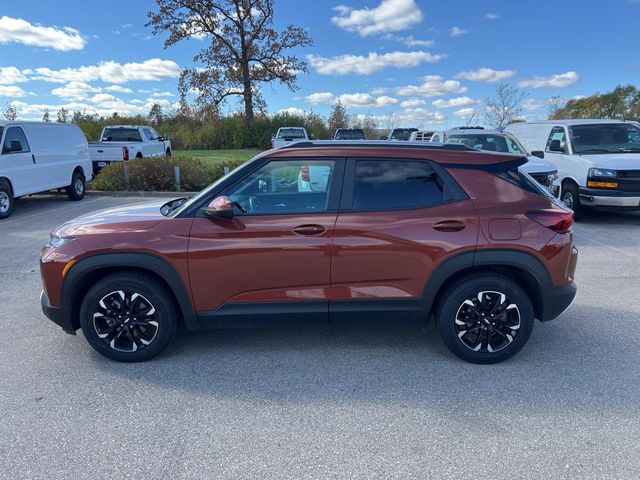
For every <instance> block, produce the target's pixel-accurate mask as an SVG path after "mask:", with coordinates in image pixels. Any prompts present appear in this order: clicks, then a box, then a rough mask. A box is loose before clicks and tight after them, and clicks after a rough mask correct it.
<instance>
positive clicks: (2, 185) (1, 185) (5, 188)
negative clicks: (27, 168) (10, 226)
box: [0, 181, 15, 220]
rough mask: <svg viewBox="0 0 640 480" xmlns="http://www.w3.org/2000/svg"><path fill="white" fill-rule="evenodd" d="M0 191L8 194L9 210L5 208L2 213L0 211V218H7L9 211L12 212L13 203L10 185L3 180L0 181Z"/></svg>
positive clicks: (9, 214)
mask: <svg viewBox="0 0 640 480" xmlns="http://www.w3.org/2000/svg"><path fill="white" fill-rule="evenodd" d="M0 191H2V192H4V193H6V194H7V195H8V196H9V210H7V211H6V212H4V213H0V220H4V219H5V218H9V217H10V216H11V212H13V205H14V203H15V198H13V193H12V192H11V187H10V186H9V184H8V183H7V182H5V181H0Z"/></svg>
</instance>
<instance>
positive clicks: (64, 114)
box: [56, 107, 69, 123]
mask: <svg viewBox="0 0 640 480" xmlns="http://www.w3.org/2000/svg"><path fill="white" fill-rule="evenodd" d="M57 116H58V119H57V120H56V122H58V123H67V122H68V121H69V110H67V109H66V108H64V107H62V108H61V109H60V110H58V114H57Z"/></svg>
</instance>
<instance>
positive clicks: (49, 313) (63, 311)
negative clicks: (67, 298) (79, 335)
mask: <svg viewBox="0 0 640 480" xmlns="http://www.w3.org/2000/svg"><path fill="white" fill-rule="evenodd" d="M40 304H41V305H42V312H43V313H44V314H45V315H46V317H47V318H48V319H49V320H51V321H52V322H53V323H55V324H57V325H59V326H60V327H62V329H63V330H64V331H65V332H67V333H70V334H71V335H75V334H76V329H75V328H74V327H73V322H72V321H71V308H69V307H52V306H51V304H50V303H49V298H48V297H47V294H46V293H45V292H44V290H43V291H42V293H41V294H40Z"/></svg>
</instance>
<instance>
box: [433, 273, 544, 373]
mask: <svg viewBox="0 0 640 480" xmlns="http://www.w3.org/2000/svg"><path fill="white" fill-rule="evenodd" d="M443 299H444V300H443V301H442V303H441V304H440V305H439V308H438V311H437V320H436V321H437V323H438V328H439V331H440V335H441V336H442V340H443V341H444V343H445V345H446V346H447V347H448V348H449V350H451V352H453V353H454V354H455V355H456V356H458V357H459V358H461V359H463V360H466V361H468V362H472V363H497V362H501V361H503V360H506V359H507V358H509V357H511V356H513V355H515V354H516V353H517V352H519V351H520V349H521V348H522V347H523V346H524V345H525V344H526V343H527V340H528V339H529V336H530V335H531V330H532V329H533V321H534V311H533V306H532V305H531V300H530V299H529V297H528V295H527V294H526V292H525V291H524V290H523V289H522V288H521V287H520V286H519V285H518V284H517V283H516V282H514V281H513V280H511V279H509V278H508V277H505V276H502V275H496V274H486V275H482V276H476V277H470V278H468V279H467V280H465V281H463V282H462V283H460V284H458V285H454V286H452V287H451V288H449V289H448V290H447V291H446V292H445V293H444V296H443Z"/></svg>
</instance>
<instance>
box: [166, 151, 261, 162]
mask: <svg viewBox="0 0 640 480" xmlns="http://www.w3.org/2000/svg"><path fill="white" fill-rule="evenodd" d="M260 152H261V150H253V149H247V150H175V151H174V152H173V154H174V155H175V156H176V157H191V158H198V159H200V160H202V161H204V162H206V163H209V164H215V163H218V162H223V161H225V160H249V159H250V158H252V157H254V156H256V155H257V154H258V153H260Z"/></svg>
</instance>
